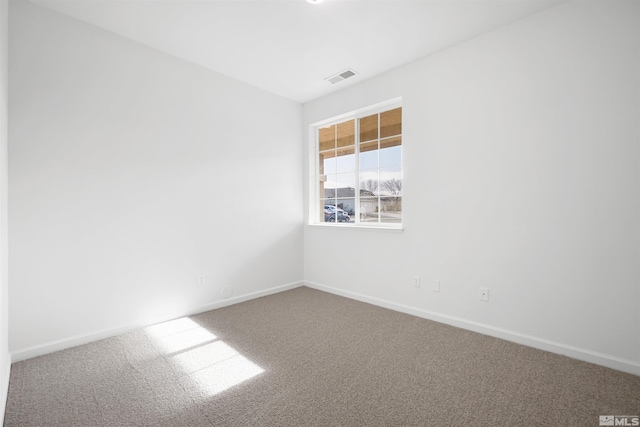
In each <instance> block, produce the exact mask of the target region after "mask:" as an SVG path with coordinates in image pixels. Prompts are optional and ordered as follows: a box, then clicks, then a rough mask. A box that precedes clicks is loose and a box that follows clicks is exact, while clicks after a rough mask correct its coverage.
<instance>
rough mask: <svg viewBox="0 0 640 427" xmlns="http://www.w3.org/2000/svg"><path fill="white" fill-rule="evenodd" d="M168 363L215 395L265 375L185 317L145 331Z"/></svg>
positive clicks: (232, 349) (257, 367)
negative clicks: (171, 363)
mask: <svg viewBox="0 0 640 427" xmlns="http://www.w3.org/2000/svg"><path fill="white" fill-rule="evenodd" d="M145 331H146V332H147V333H148V335H149V336H150V337H151V338H152V339H153V341H154V342H155V343H156V344H157V346H158V347H159V348H160V349H161V350H162V351H163V352H164V353H165V354H166V355H167V360H169V361H171V362H173V363H175V365H176V366H177V367H178V368H179V369H180V370H181V371H182V372H184V373H185V374H187V375H188V376H189V377H190V378H191V379H192V380H193V382H194V383H195V384H196V385H198V387H199V388H200V389H201V390H202V391H203V392H205V393H206V394H207V395H209V396H212V395H215V394H218V393H220V392H222V391H224V390H227V389H229V388H231V387H233V386H236V385H238V384H240V383H242V382H244V381H247V380H249V379H251V378H253V377H255V376H257V375H260V374H262V373H263V372H264V369H262V368H261V367H260V366H258V365H256V364H255V363H253V362H251V361H250V360H249V359H247V358H246V357H244V356H243V355H242V354H240V353H239V352H238V351H236V350H235V349H234V348H233V347H231V346H230V345H228V344H227V343H225V342H224V341H222V340H220V339H218V337H216V336H215V335H214V334H212V333H211V332H210V331H208V330H207V329H205V328H203V327H202V326H200V325H198V324H197V323H196V322H194V321H193V320H191V319H189V318H187V317H183V318H180V319H176V320H172V321H169V322H165V323H161V324H158V325H154V326H150V327H148V328H146V329H145Z"/></svg>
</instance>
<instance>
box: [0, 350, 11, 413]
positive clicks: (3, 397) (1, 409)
mask: <svg viewBox="0 0 640 427" xmlns="http://www.w3.org/2000/svg"><path fill="white" fill-rule="evenodd" d="M8 356H9V360H7V366H6V367H5V369H6V370H5V373H6V375H5V376H4V379H3V381H2V384H0V387H2V389H1V390H0V421H2V420H4V413H5V410H6V409H7V398H8V397H9V378H10V377H11V354H9V355H8Z"/></svg>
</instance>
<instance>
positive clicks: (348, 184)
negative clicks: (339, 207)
mask: <svg viewBox="0 0 640 427" xmlns="http://www.w3.org/2000/svg"><path fill="white" fill-rule="evenodd" d="M335 176H336V182H337V184H336V185H337V186H336V187H335V188H338V189H339V191H338V194H336V197H354V196H355V188H356V174H355V172H348V173H339V174H338V175H335Z"/></svg>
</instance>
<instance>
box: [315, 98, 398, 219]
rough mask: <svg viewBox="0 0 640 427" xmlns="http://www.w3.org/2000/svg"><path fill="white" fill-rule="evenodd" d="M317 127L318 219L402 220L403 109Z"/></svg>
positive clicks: (394, 107) (392, 109)
mask: <svg viewBox="0 0 640 427" xmlns="http://www.w3.org/2000/svg"><path fill="white" fill-rule="evenodd" d="M315 129H316V136H317V138H316V141H317V142H316V147H317V151H316V153H317V155H318V157H317V159H318V163H317V181H316V182H317V183H318V187H317V196H318V200H319V212H318V218H317V222H319V223H333V224H370V225H375V224H389V225H391V224H398V225H399V224H401V223H402V107H400V106H395V105H394V106H393V107H387V109H383V110H382V111H378V112H373V113H372V112H371V110H369V111H368V112H366V113H364V114H362V115H358V114H355V115H354V116H353V117H352V118H349V119H346V120H342V121H339V122H336V123H332V124H329V125H321V126H319V127H317V128H315Z"/></svg>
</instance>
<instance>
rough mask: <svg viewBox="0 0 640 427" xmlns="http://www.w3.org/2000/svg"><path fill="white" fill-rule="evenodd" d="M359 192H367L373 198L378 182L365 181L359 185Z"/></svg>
mask: <svg viewBox="0 0 640 427" xmlns="http://www.w3.org/2000/svg"><path fill="white" fill-rule="evenodd" d="M360 190H364V191H368V192H369V193H371V194H372V195H374V196H377V195H378V181H377V180H375V179H366V180H364V181H362V182H361V183H360Z"/></svg>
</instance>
